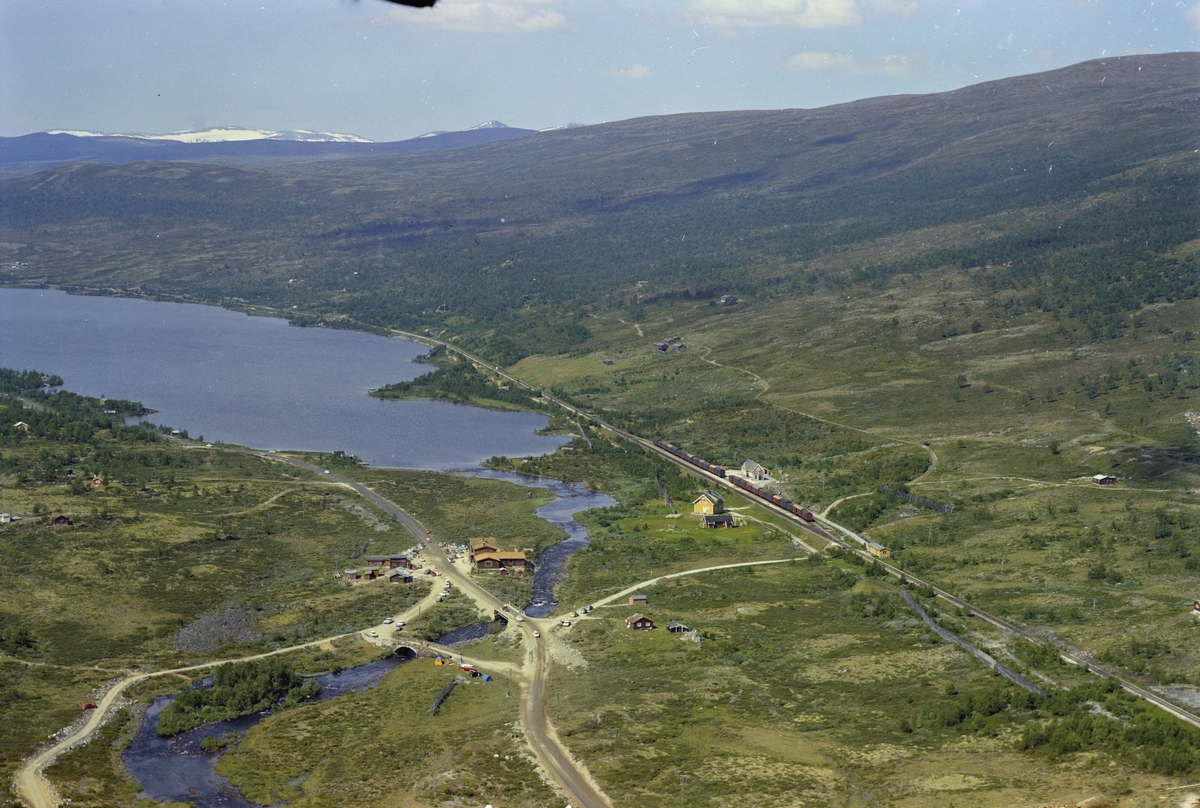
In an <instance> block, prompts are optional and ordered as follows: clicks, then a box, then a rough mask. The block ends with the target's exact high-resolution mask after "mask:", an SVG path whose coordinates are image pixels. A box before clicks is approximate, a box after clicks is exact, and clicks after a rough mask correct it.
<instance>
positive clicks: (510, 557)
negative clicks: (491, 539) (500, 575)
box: [473, 550, 525, 573]
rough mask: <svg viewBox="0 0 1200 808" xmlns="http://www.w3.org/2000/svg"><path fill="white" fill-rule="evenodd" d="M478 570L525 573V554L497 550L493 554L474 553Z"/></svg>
mask: <svg viewBox="0 0 1200 808" xmlns="http://www.w3.org/2000/svg"><path fill="white" fill-rule="evenodd" d="M473 556H474V558H473V561H474V562H475V569H477V570H500V571H501V572H508V571H514V572H521V573H524V572H525V554H524V553H521V552H505V551H503V550H496V551H494V552H491V553H474V554H473Z"/></svg>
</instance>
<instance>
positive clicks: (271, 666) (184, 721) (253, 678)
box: [158, 658, 321, 736]
mask: <svg viewBox="0 0 1200 808" xmlns="http://www.w3.org/2000/svg"><path fill="white" fill-rule="evenodd" d="M320 692H321V686H320V685H318V684H317V683H316V682H315V681H313V680H312V679H309V680H307V681H306V680H304V679H302V678H301V677H300V675H299V674H297V673H296V672H295V670H293V669H292V666H291V665H289V664H288V663H286V662H284V661H283V660H281V659H276V658H270V659H262V660H254V661H248V662H227V663H225V664H224V665H221V666H220V667H218V668H217V670H216V675H215V677H214V679H213V684H212V687H208V688H196V689H193V690H184V691H182V692H181V693H179V694H178V695H177V696H176V697H175V700H174V701H173V702H171V703H170V704H168V705H167V706H166V708H164V709H163V711H162V712H161V713H159V715H158V734H159V735H162V736H171V735H178V734H179V733H180V732H186V731H187V730H189V729H193V728H195V727H198V726H200V725H201V724H208V723H211V722H213V721H227V720H229V719H231V718H237V717H238V716H242V715H250V714H251V713H258V712H262V711H263V710H269V709H271V708H272V707H275V706H276V705H278V706H279V707H280V708H281V709H282V708H286V707H291V706H293V705H295V704H299V703H300V702H302V701H305V700H306V699H310V698H312V697H313V696H315V695H317V694H318V693H320Z"/></svg>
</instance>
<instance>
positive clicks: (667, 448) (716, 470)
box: [654, 440, 725, 477]
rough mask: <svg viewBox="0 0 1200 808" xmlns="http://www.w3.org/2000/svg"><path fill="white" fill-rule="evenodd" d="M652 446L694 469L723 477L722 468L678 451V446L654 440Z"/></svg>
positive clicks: (681, 450)
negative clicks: (685, 462)
mask: <svg viewBox="0 0 1200 808" xmlns="http://www.w3.org/2000/svg"><path fill="white" fill-rule="evenodd" d="M654 445H655V446H657V447H658V448H660V449H662V450H663V451H664V452H669V453H671V454H673V455H675V456H676V457H678V458H679V459H680V460H686V461H687V462H688V463H691V464H692V465H693V466H695V467H696V468H701V469H704V470H705V471H707V472H708V473H710V474H715V475H717V476H718V477H724V476H725V469H724V468H723V467H722V466H714V465H713V464H712V463H709V462H708V461H707V460H701V459H700V458H698V457H696V456H695V455H694V454H690V453H688V452H685V451H684V450H683V449H680V448H679V447H678V446H675V445H674V444H671V443H667V442H666V441H665V440H656V441H654Z"/></svg>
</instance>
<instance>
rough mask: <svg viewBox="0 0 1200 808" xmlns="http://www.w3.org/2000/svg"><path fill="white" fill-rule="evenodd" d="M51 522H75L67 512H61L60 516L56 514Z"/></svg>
mask: <svg viewBox="0 0 1200 808" xmlns="http://www.w3.org/2000/svg"><path fill="white" fill-rule="evenodd" d="M50 524H52V525H73V524H75V523H74V522H72V521H71V517H69V516H67V515H66V514H65V513H60V514H59V515H58V516H56V517H54V518H53V519H51V520H50Z"/></svg>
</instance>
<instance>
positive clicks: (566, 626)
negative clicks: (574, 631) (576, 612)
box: [562, 620, 571, 628]
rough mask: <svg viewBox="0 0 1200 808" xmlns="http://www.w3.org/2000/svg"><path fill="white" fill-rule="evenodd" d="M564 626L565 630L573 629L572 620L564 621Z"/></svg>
mask: <svg viewBox="0 0 1200 808" xmlns="http://www.w3.org/2000/svg"><path fill="white" fill-rule="evenodd" d="M562 626H563V628H570V627H571V621H570V620H564V621H562Z"/></svg>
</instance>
